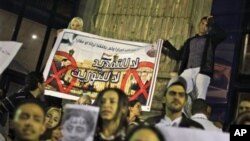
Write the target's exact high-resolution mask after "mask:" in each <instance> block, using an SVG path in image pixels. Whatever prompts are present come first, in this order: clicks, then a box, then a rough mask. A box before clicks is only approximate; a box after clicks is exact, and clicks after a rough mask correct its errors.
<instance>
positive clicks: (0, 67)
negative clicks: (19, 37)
mask: <svg viewBox="0 0 250 141" xmlns="http://www.w3.org/2000/svg"><path fill="white" fill-rule="evenodd" d="M22 44H23V43H19V42H14V41H0V75H1V74H2V73H3V71H4V70H5V69H6V68H7V67H8V65H9V64H10V62H11V61H12V60H13V58H14V57H15V56H16V54H17V52H18V50H19V49H20V48H21V46H22Z"/></svg>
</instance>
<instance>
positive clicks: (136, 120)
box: [127, 100, 142, 128]
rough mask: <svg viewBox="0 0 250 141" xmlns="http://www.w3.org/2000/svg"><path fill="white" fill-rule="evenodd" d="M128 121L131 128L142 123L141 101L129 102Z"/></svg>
mask: <svg viewBox="0 0 250 141" xmlns="http://www.w3.org/2000/svg"><path fill="white" fill-rule="evenodd" d="M128 110H129V112H128V117H127V119H128V123H129V128H131V127H134V126H137V125H139V124H141V122H142V121H141V120H140V116H141V103H140V102H139V101H138V100H132V101H130V102H129V108H128Z"/></svg>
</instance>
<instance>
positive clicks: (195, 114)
mask: <svg viewBox="0 0 250 141" xmlns="http://www.w3.org/2000/svg"><path fill="white" fill-rule="evenodd" d="M208 108H209V106H208V104H207V103H206V101H205V100H203V99H196V100H194V101H193V103H192V108H191V113H192V116H191V119H192V120H194V121H196V122H198V123H200V124H201V125H202V126H203V127H204V129H205V130H208V131H217V132H221V131H222V130H221V129H219V128H217V127H216V126H215V125H214V123H213V122H211V121H210V120H208V116H209V113H208Z"/></svg>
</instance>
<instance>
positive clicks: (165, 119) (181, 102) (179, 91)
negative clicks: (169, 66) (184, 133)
mask: <svg viewBox="0 0 250 141" xmlns="http://www.w3.org/2000/svg"><path fill="white" fill-rule="evenodd" d="M187 97H188V96H187V93H186V81H185V79H184V78H182V77H176V78H172V79H171V80H170V81H169V83H168V86H167V89H166V90H165V92H164V97H163V98H164V102H165V103H164V104H165V107H164V108H165V115H164V116H161V119H158V121H156V122H158V123H157V124H156V127H158V128H160V129H161V127H163V128H164V127H166V126H175V127H187V128H200V129H204V128H203V127H202V126H201V125H200V124H199V123H197V122H195V121H193V120H191V119H189V118H187V117H186V116H185V115H184V114H183V113H182V109H183V107H184V106H185V104H186V102H187Z"/></svg>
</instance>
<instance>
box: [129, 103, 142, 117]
mask: <svg viewBox="0 0 250 141" xmlns="http://www.w3.org/2000/svg"><path fill="white" fill-rule="evenodd" d="M129 112H130V113H133V115H135V116H137V117H139V116H141V103H140V102H136V104H135V105H134V106H132V107H129Z"/></svg>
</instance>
